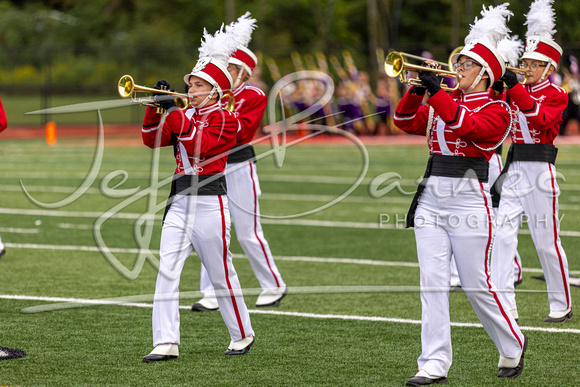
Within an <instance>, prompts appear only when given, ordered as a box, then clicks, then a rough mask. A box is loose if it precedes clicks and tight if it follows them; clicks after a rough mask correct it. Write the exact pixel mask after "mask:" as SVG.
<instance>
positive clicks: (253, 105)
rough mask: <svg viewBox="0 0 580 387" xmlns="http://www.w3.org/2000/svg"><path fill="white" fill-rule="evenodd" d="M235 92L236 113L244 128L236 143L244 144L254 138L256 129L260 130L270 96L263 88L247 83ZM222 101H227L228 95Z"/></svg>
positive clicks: (239, 133) (224, 102)
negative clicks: (267, 95)
mask: <svg viewBox="0 0 580 387" xmlns="http://www.w3.org/2000/svg"><path fill="white" fill-rule="evenodd" d="M233 94H234V98H235V99H236V106H235V108H234V114H235V115H236V117H237V118H238V120H240V124H241V126H242V129H241V130H240V131H239V132H238V136H237V142H236V145H243V144H247V143H249V142H250V141H252V139H253V138H254V136H255V134H256V130H258V127H259V126H260V122H261V121H262V118H264V111H265V110H266V104H267V103H268V97H266V94H264V92H263V91H262V90H260V89H258V88H257V87H254V86H249V85H246V84H245V83H242V84H241V85H240V86H238V87H237V88H236V90H234V93H233ZM222 103H223V104H226V103H227V98H226V97H224V99H223V100H222Z"/></svg>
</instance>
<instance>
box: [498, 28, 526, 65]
mask: <svg viewBox="0 0 580 387" xmlns="http://www.w3.org/2000/svg"><path fill="white" fill-rule="evenodd" d="M497 50H498V51H499V53H500V54H501V56H503V58H504V60H505V61H506V62H508V63H509V64H510V66H512V67H516V66H517V64H518V59H519V57H520V56H521V55H522V52H523V50H524V43H523V42H522V41H521V40H520V39H519V38H518V36H517V35H514V36H512V37H511V38H510V37H509V36H506V37H504V38H503V39H502V40H500V42H499V43H498V44H497Z"/></svg>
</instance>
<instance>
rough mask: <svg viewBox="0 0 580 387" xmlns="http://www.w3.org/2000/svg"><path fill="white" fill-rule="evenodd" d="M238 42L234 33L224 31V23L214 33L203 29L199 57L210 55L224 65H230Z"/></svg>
mask: <svg viewBox="0 0 580 387" xmlns="http://www.w3.org/2000/svg"><path fill="white" fill-rule="evenodd" d="M237 46H238V44H237V43H236V41H235V40H234V39H233V38H232V35H230V34H228V33H226V32H225V31H224V25H223V24H222V26H221V28H220V29H219V30H218V31H217V32H216V33H215V34H214V35H212V34H210V33H208V32H207V30H206V29H205V28H204V29H203V38H202V40H201V45H200V46H199V57H200V58H203V57H209V58H213V59H214V60H217V61H218V62H219V63H220V64H222V65H223V66H224V67H227V66H228V59H229V58H230V55H232V53H233V52H234V51H235V50H236V48H237Z"/></svg>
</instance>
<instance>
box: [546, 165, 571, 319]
mask: <svg viewBox="0 0 580 387" xmlns="http://www.w3.org/2000/svg"><path fill="white" fill-rule="evenodd" d="M548 168H549V169H550V177H551V180H552V218H553V223H554V248H555V249H556V253H557V254H558V262H559V263H560V272H561V273H562V283H563V285H564V291H565V292H566V309H568V308H570V294H568V281H566V273H565V272H564V262H562V254H561V253H560V249H559V248H558V227H557V226H556V222H557V221H558V217H557V216H556V187H555V186H554V181H555V179H554V173H553V172H552V164H548Z"/></svg>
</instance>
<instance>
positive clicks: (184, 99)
mask: <svg viewBox="0 0 580 387" xmlns="http://www.w3.org/2000/svg"><path fill="white" fill-rule="evenodd" d="M117 89H118V91H119V95H120V96H121V97H123V98H131V101H133V102H138V103H139V104H141V105H144V106H151V107H155V108H157V112H158V113H162V112H163V109H162V108H161V106H160V105H159V103H158V102H157V101H155V100H154V99H152V98H136V94H137V92H142V93H155V94H167V95H173V96H175V98H174V101H175V103H176V105H177V107H178V108H180V109H185V108H187V107H188V106H189V96H188V95H186V94H181V93H176V92H174V91H170V90H159V89H155V88H153V87H145V86H140V85H135V81H133V77H132V76H130V75H123V76H122V77H121V79H119V83H118V85H117Z"/></svg>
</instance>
